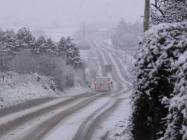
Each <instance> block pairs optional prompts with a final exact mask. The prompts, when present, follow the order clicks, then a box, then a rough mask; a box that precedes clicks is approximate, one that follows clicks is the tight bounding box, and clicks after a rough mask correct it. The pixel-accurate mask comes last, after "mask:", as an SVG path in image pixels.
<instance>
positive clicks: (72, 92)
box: [61, 86, 93, 97]
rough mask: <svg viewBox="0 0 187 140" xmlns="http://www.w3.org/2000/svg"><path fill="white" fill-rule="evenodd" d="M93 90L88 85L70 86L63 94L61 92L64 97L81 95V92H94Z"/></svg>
mask: <svg viewBox="0 0 187 140" xmlns="http://www.w3.org/2000/svg"><path fill="white" fill-rule="evenodd" d="M92 92H93V91H92V90H91V89H89V88H88V87H81V86H77V87H73V88H69V89H67V90H65V91H64V92H63V94H61V96H62V97H64V96H74V95H81V94H85V93H92Z"/></svg>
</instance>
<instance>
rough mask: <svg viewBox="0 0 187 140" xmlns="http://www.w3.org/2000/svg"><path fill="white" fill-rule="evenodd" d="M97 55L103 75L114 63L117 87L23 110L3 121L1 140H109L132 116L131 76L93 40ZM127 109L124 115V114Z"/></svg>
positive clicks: (7, 115)
mask: <svg viewBox="0 0 187 140" xmlns="http://www.w3.org/2000/svg"><path fill="white" fill-rule="evenodd" d="M90 45H91V46H92V49H93V51H94V52H95V54H96V55H97V56H96V57H97V61H98V62H97V64H99V66H98V70H99V72H98V73H99V75H103V76H106V74H105V73H104V70H103V67H102V66H103V65H105V64H112V65H113V67H114V68H113V72H112V73H111V74H109V75H110V76H111V77H112V78H113V81H114V88H113V90H112V91H111V92H109V93H85V94H83V95H77V96H72V97H71V96H69V97H62V98H56V99H53V100H49V101H46V102H44V103H42V104H40V105H38V106H33V107H30V108H25V109H20V110H17V111H15V112H13V113H8V114H6V115H4V116H2V117H1V118H0V132H1V133H0V139H1V140H41V139H43V140H62V139H63V140H91V139H92V140H99V139H109V136H110V134H112V130H113V129H114V128H115V127H116V124H117V123H119V122H120V121H124V120H127V119H128V116H129V114H130V106H129V96H130V94H131V82H130V80H129V76H130V73H129V72H128V69H126V68H124V67H123V65H122V63H121V62H120V58H118V57H115V56H116V55H115V54H114V53H113V51H112V50H111V49H107V48H105V46H104V45H103V44H102V43H100V42H97V41H90ZM123 110H124V112H123Z"/></svg>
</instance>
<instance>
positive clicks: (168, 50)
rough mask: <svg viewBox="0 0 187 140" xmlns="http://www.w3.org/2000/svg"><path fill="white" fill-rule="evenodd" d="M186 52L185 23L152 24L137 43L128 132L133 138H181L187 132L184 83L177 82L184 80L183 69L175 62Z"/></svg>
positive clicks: (184, 81) (186, 32) (173, 139)
mask: <svg viewBox="0 0 187 140" xmlns="http://www.w3.org/2000/svg"><path fill="white" fill-rule="evenodd" d="M186 51H187V23H186V22H183V23H176V24H160V25H158V26H155V27H153V28H152V29H150V30H149V31H148V32H147V33H146V34H145V37H144V39H143V41H142V42H140V50H139V53H138V56H137V62H136V64H135V66H136V70H135V71H136V81H135V93H134V95H133V103H134V111H133V118H132V124H133V126H132V129H133V130H132V134H133V136H134V139H135V140H136V139H137V140H152V139H159V138H161V137H163V136H165V137H164V138H163V139H164V140H171V139H172V140H180V139H181V140H184V139H185V138H184V139H182V138H181V137H182V136H184V133H186V131H187V130H186V128H185V127H184V126H185V125H186V119H185V115H186V114H185V115H184V113H186V112H185V111H186V104H185V97H186V94H185V92H186V90H185V89H184V88H186V85H185V84H183V85H185V86H183V85H181V83H182V82H183V83H186V74H187V72H186V70H185V68H182V66H181V65H182V64H181V65H180V66H178V65H177V64H178V63H179V62H180V61H181V59H182V58H184V56H185V54H186V53H185V52H186ZM182 56H183V57H182ZM181 57H182V58H181ZM186 65H187V62H186V61H183V66H184V67H185V66H186ZM181 71H182V72H183V75H182V73H181ZM182 77H183V78H182ZM179 89H180V90H179ZM182 91H183V93H182ZM182 103H183V104H182ZM181 105H182V106H181ZM176 108H177V109H176ZM176 113H178V114H181V116H182V117H181V118H180V116H179V117H178V114H177V115H176ZM168 114H169V115H168ZM182 114H183V115H182ZM179 118H180V119H179ZM178 119H179V120H181V121H182V123H179V122H178ZM175 125H177V127H176V126H175ZM178 127H179V128H178ZM166 129H167V130H166ZM180 130H181V131H180ZM177 133H179V135H178V134H177ZM174 134H176V135H177V136H176V137H175V135H174Z"/></svg>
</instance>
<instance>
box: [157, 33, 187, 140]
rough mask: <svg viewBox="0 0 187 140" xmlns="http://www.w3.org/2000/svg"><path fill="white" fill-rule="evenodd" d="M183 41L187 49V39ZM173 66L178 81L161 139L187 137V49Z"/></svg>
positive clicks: (168, 139) (179, 139)
mask: <svg viewBox="0 0 187 140" xmlns="http://www.w3.org/2000/svg"><path fill="white" fill-rule="evenodd" d="M186 37H187V34H186ZM181 43H183V45H186V49H187V41H184V42H181ZM184 47H185V46H184ZM173 67H174V69H177V72H176V74H175V77H176V83H175V88H174V92H173V97H172V98H171V99H170V101H169V114H168V116H167V129H166V132H165V134H164V136H163V137H162V138H161V139H160V140H186V139H187V51H186V52H184V53H183V54H182V55H181V56H180V57H179V59H178V61H177V62H176V63H175V64H174V65H173Z"/></svg>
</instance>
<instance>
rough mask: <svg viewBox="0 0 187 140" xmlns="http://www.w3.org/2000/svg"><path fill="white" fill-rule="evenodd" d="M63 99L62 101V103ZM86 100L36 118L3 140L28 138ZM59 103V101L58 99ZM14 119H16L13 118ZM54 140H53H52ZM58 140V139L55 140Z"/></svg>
mask: <svg viewBox="0 0 187 140" xmlns="http://www.w3.org/2000/svg"><path fill="white" fill-rule="evenodd" d="M62 100H63V99H61V101H62ZM83 100H85V99H80V100H76V101H75V102H73V103H72V104H68V105H66V106H62V107H60V108H57V109H56V110H53V111H51V112H46V113H45V114H43V115H42V116H36V117H35V118H33V119H31V120H29V121H28V122H26V123H24V124H23V125H20V126H19V127H17V128H16V129H14V131H13V132H12V131H11V132H10V133H8V134H6V135H4V136H3V137H1V140H19V139H23V138H24V137H25V136H27V135H28V134H29V133H31V132H32V131H33V130H35V129H36V128H37V126H39V125H40V124H42V123H44V122H46V121H47V120H49V119H51V118H54V117H55V116H56V115H58V114H59V113H61V112H63V111H66V110H67V109H69V108H71V107H74V106H76V105H78V104H79V103H81V102H82V101H83ZM58 101H59V99H58ZM13 118H14V117H13ZM51 140H53V139H51ZM54 140H56V139H54Z"/></svg>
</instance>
